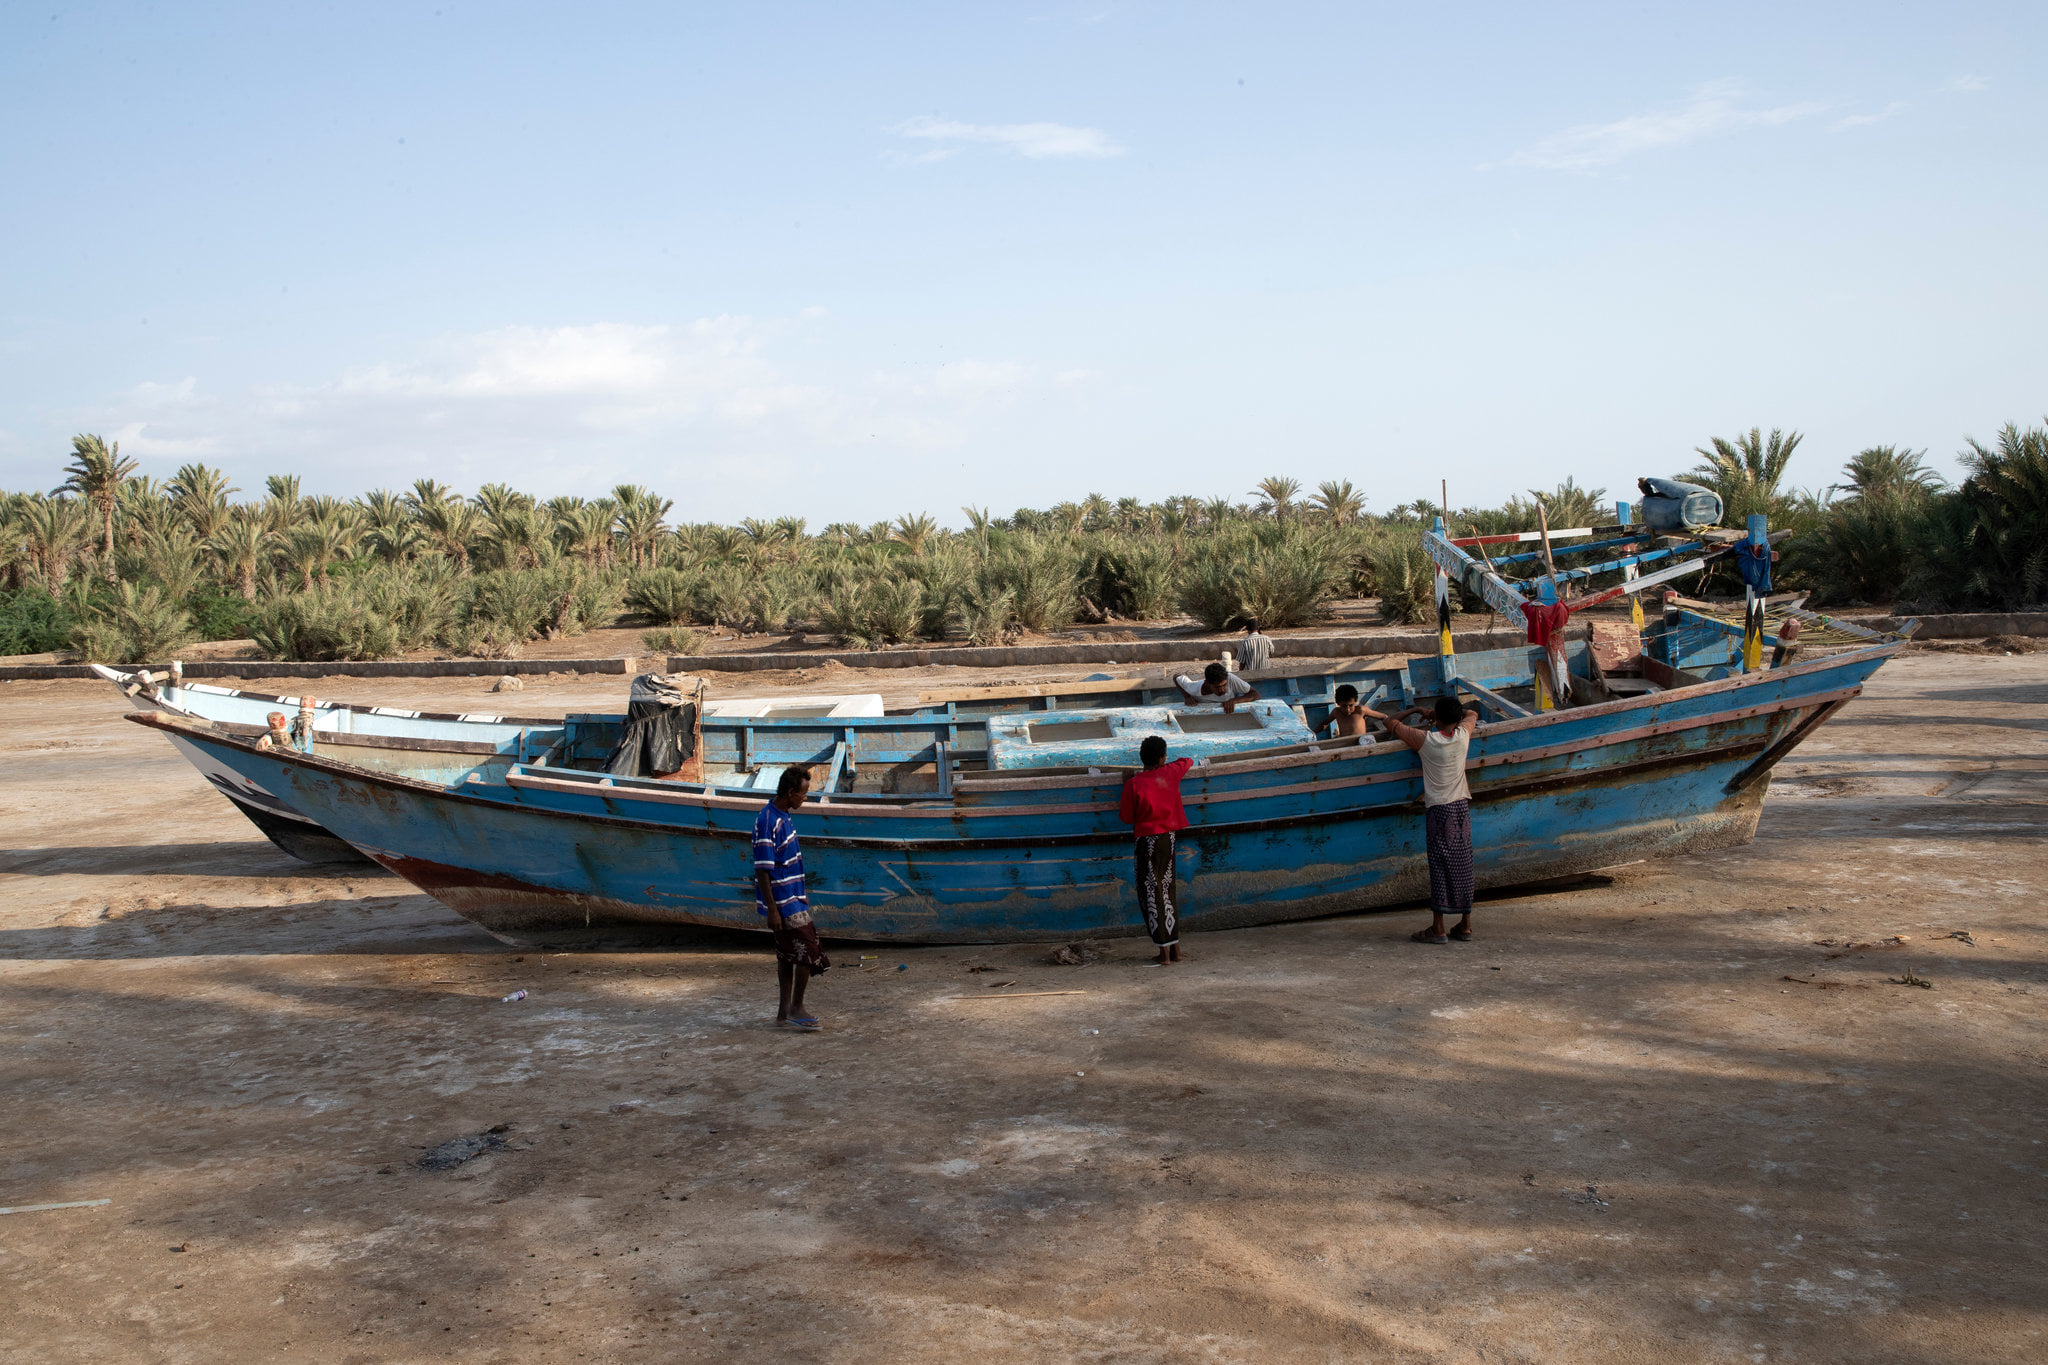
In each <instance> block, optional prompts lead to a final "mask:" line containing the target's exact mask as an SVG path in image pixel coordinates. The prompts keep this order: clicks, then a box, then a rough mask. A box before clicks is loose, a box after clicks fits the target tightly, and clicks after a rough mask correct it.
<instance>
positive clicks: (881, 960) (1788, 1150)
mask: <svg viewBox="0 0 2048 1365" xmlns="http://www.w3.org/2000/svg"><path fill="white" fill-rule="evenodd" d="M763 681H764V680H762V679H758V678H756V679H750V680H745V681H744V686H745V687H746V688H747V689H749V690H756V689H759V688H760V687H761V686H762V684H763ZM918 681H919V680H918V679H916V678H912V677H903V678H891V679H888V680H887V681H886V685H887V686H890V687H894V688H899V689H901V688H914V687H915V686H916V685H917V683H918ZM923 681H924V682H925V685H929V679H925V680H923ZM483 685H484V683H483V682H482V681H479V680H436V681H433V682H405V683H396V682H393V681H390V680H384V681H380V682H362V681H360V680H347V681H343V680H334V681H333V682H331V683H324V684H319V685H318V688H319V690H321V691H322V693H323V695H324V694H326V693H327V692H330V691H331V692H332V693H333V694H334V695H338V696H345V697H369V696H377V697H382V698H386V699H390V700H392V701H394V702H400V703H406V702H409V703H412V704H427V703H432V702H445V701H449V700H452V699H455V698H458V697H474V696H476V695H477V694H479V693H480V692H481V690H482V687H483ZM276 690H282V691H291V690H294V689H293V688H292V687H290V686H288V685H280V686H279V687H278V688H277V689H276ZM812 690H816V687H815V684H812ZM620 691H621V683H620V680H617V679H582V680H557V681H555V682H552V683H535V684H530V685H529V688H528V690H527V693H526V695H525V696H523V697H521V698H519V700H518V706H517V707H516V708H513V707H511V706H510V705H509V704H508V703H504V702H501V703H500V705H504V706H505V708H506V709H518V710H521V711H534V712H536V713H544V712H547V711H549V710H562V709H588V708H592V707H597V706H605V705H616V703H617V700H618V698H617V694H618V693H619V692H620ZM120 709H121V708H120V705H119V703H118V700H117V699H116V698H115V696H114V695H113V693H112V691H111V690H110V689H104V688H99V687H93V686H87V685H82V684H74V683H37V684H6V685H0V720H4V724H0V756H4V758H5V764H4V767H0V830H4V831H5V838H4V839H0V847H4V851H0V1094H4V1096H5V1097H6V1103H5V1104H4V1106H0V1149H4V1151H5V1153H6V1160H5V1162H4V1164H0V1206H21V1205H27V1204H39V1203H56V1202H66V1201H73V1200H92V1199H105V1200H108V1201H110V1202H108V1203H105V1204H103V1205H97V1206H93V1207H86V1208H71V1209H59V1210H50V1211H42V1212H31V1213H20V1214H10V1215H0V1301H4V1302H5V1303H6V1305H7V1311H6V1312H5V1313H0V1355H4V1356H6V1357H7V1358H11V1359H33V1360H85V1359H92V1360H105V1359H135V1360H192V1361H214V1360H223V1359H266V1360H270V1359H275V1360H309V1361H311V1360H319V1361H322V1362H336V1361H392V1360H427V1359H436V1360H440V1359H448V1360H463V1361H469V1360H475V1361H493V1360H506V1361H511V1360H521V1361H554V1360H576V1359H585V1360H593V1361H595V1360H669V1359H677V1358H685V1357H687V1358H723V1357H726V1356H731V1357H735V1358H737V1357H741V1356H747V1357H751V1358H756V1359H759V1358H769V1357H771V1356H773V1357H779V1358H784V1359H791V1360H821V1361H822V1360H833V1361H884V1360H888V1361H905V1360H909V1361H922V1360H933V1361H937V1360H951V1359H958V1358H962V1357H965V1356H968V1355H970V1354H975V1355H979V1354H984V1353H996V1352H1001V1353H1004V1354H1006V1355H1009V1356H1011V1357H1013V1358H1043V1359H1086V1360H1102V1361H1153V1360H1161V1361H1165V1360H1212V1359H1213V1360H1265V1359H1276V1360H1278V1359H1285V1360H1289V1361H1300V1360H1387V1361H1411V1360H1412V1361H1487V1362H1499V1361H1517V1360H1529V1361H1539V1360H1540V1361H1574V1362H1578V1361H1671V1360H1710V1361H1720V1360H1728V1361H1737V1360H1740V1361H1781V1360H1787V1361H1789V1360H1800V1361H1858V1362H1861V1361H1872V1360H1885V1361H1930V1362H1931V1361H1962V1360H1969V1361H2016V1362H2017V1361H2036V1360H2039V1359H2041V1358H2043V1356H2044V1355H2048V1343H2044V1340H2043V1333H2044V1330H2048V1272H2044V1269H2043V1264H2044V1262H2043V1257H2042V1239H2043V1228H2044V1226H2048V1220H2044V1213H2048V1206H2044V1193H2048V1186H2044V1180H2043V1173H2044V1164H2048V1149H2044V1147H2043V1145H2042V1144H2043V1141H2044V1139H2048V1125H2044V1124H2043V1122H2042V1119H2043V1113H2044V1105H2043V1100H2044V1063H2048V1026H2044V1017H2043V1005H2044V1003H2048V971H2044V953H2048V932H2044V929H2043V926H2042V922H2041V919H2042V917H2041V909H2040V903H2041V887H2042V884H2043V871H2044V867H2048V859H2044V854H2043V850H2042V842H2041V835H2042V833H2043V818H2042V817H2043V814H2044V805H2043V801H2044V798H2048V784H2044V772H2048V656H2033V657H2013V658H2007V657H1999V656H1988V657H1973V656H1962V655H1942V654H1929V653H1918V652H1916V653H1912V654H1909V655H1907V656H1906V657H1904V658H1902V659H1900V660H1898V661H1896V662H1895V663H1893V664H1892V665H1890V666H1888V667H1887V668H1886V669H1885V670H1884V671H1883V672H1881V673H1880V674H1879V675H1878V677H1877V679H1876V680H1875V682H1874V684H1873V686H1872V687H1871V688H1870V690H1869V692H1868V693H1867V694H1866V696H1865V697H1864V698H1863V699H1861V700H1859V701H1858V702H1856V703H1854V704H1853V705H1852V706H1850V707H1849V708H1848V709H1847V710H1845V711H1844V712H1843V713H1842V714H1841V715H1840V716H1839V717H1837V718H1836V719H1835V720H1834V721H1833V722H1832V723H1831V724H1830V725H1828V726H1827V727H1826V728H1825V729H1824V730H1823V731H1821V733H1820V734H1819V735H1818V737H1817V738H1816V739H1815V740H1814V741H1812V742H1811V743H1809V744H1808V745H1806V746H1805V747H1804V748H1802V749H1801V750H1800V751H1798V753H1796V754H1795V755H1794V756H1793V758H1792V759H1791V760H1790V761H1789V762H1788V763H1787V764H1786V765H1785V766H1784V767H1783V768H1782V769H1781V771H1780V776H1779V778H1778V780H1777V781H1776V783H1775V784H1774V787H1773V792H1772V797H1771V800H1770V802H1769V804H1768V807H1767V810H1766V814H1765V816H1764V820H1763V827H1762V831H1761V834H1760V836H1759V838H1758V840H1757V842H1756V843H1755V844H1754V845H1752V846H1750V847H1748V848H1743V849H1736V850H1731V851H1728V852H1724V853H1719V854H1715V855H1712V856H1709V857H1705V858H1701V859H1697V860H1693V861H1691V862H1686V863H1660V864H1644V865H1637V866H1632V867H1626V868H1620V869H1615V870H1613V871H1612V872H1611V873H1609V874H1607V875H1606V876H1603V877H1599V878H1592V879H1587V880H1586V881H1583V882H1581V883H1577V884H1574V885H1573V886H1571V887H1568V888H1556V887H1551V888H1538V889H1535V890H1533V891H1530V892H1528V893H1525V894H1520V895H1512V896H1500V897H1495V898H1492V899H1489V900H1487V901H1485V902H1484V903H1483V904H1482V906H1481V909H1480V913H1479V916H1478V925H1479V937H1478V939H1477V941H1475V942H1473V943H1471V944H1455V945H1451V946H1450V947H1448V948H1429V947H1423V946H1419V945H1416V944H1413V943H1410V942H1408V941H1407V939H1406V934H1407V932H1408V930H1409V929H1411V928H1413V927H1414V926H1415V924H1416V923H1417V922H1418V916H1417V915H1416V914H1415V913H1413V912H1408V913H1394V914H1383V915H1361V916H1354V917H1346V918H1339V919H1331V920H1324V921H1319V922H1315V923H1310V924H1300V925H1289V926H1282V927H1276V928H1268V929H1259V930H1249V931H1239V932H1232V933H1219V934H1195V935H1191V936H1190V938H1189V939H1188V942H1187V946H1186V951H1187V955H1188V958H1189V961H1188V963H1187V964H1186V965H1185V966H1184V967H1183V968H1181V969H1180V970H1178V971H1170V972H1162V971H1159V970H1157V969H1152V968H1148V967H1146V966H1144V965H1143V961H1144V958H1145V952H1144V948H1143V945H1142V944H1141V943H1140V942H1138V941H1137V940H1135V939H1134V940H1132V941H1129V942H1124V943H1118V944H1111V945H1109V947H1110V956H1109V958H1108V959H1107V960H1105V961H1101V962H1096V963H1092V964H1090V965H1087V966H1081V967H1056V966H1052V965H1050V964H1049V963H1048V962H1047V961H1046V954H1045V949H1044V948H1043V947H1034V948H1029V949H1026V948H1009V947H989V948H976V949H962V948H942V949H918V950H904V949H875V948H855V947H851V946H849V947H847V948H846V949H844V950H842V951H840V952H838V953H837V954H836V956H837V958H838V961H839V964H840V965H839V966H838V967H836V968H835V969H834V970H833V971H832V972H831V973H830V974H829V975H828V976H826V977H825V978H824V979H823V980H821V981H820V982H819V983H818V985H817V987H816V988H815V993H814V997H813V999H814V1001H815V1003H816V1004H817V1005H818V1006H819V1008H820V1011H821V1012H822V1013H823V1015H824V1017H825V1019H826V1022H827V1025H828V1027H827V1029H826V1031H825V1032H824V1033H822V1034H819V1035H815V1036H805V1035H789V1034H782V1033H777V1032H775V1031H773V1030H772V1029H771V1028H770V1027H769V1026H768V1023H767V1021H768V1018H769V1016H770V1015H771V1014H772V1008H773V969H772V967H771V966H770V964H769V962H768V960H767V958H766V956H765V955H764V954H762V953H761V952H759V951H758V950H757V949H753V948H750V947H745V946H735V947H717V946H712V947H696V948H692V949H689V950H687V951H675V952H643V953H633V954H609V955H605V954H598V955H575V956H571V955H541V954H536V953H532V952H525V953H522V952H519V951H517V950H514V949H510V948H506V947H504V946H503V945H500V944H498V943H497V942H495V941H494V940H492V939H490V938H488V937H486V936H484V935H483V934H482V933H480V932H478V931H476V930H474V929H472V928H471V927H470V926H469V925H467V924H466V923H465V922H464V921H462V920H460V919H459V918H457V917H456V916H454V915H453V914H451V913H449V912H447V911H445V910H443V909H441V908H440V907H439V906H437V905H436V904H435V903H434V902H432V901H430V900H428V899H427V898H425V897H423V896H420V895H417V894H414V893H413V892H412V891H411V889H410V888H409V887H407V886H406V885H405V884H403V883H401V882H399V881H396V880H394V879H392V878H389V877H387V876H385V875H383V874H382V873H380V872H377V871H375V870H348V869H339V870H337V869H324V870H323V869H311V868H307V867H305V866H303V865H300V864H296V863H294V862H292V861H290V860H289V859H287V858H285V857H284V856H283V855H282V854H279V853H277V852H276V851H275V850H273V849H272V848H271V846H270V845H269V844H267V843H265V842H263V841H261V840H260V839H259V838H258V837H257V836H256V835H255V832H254V831H253V830H252V829H250V828H249V826H248V825H247V824H245V823H244V822H243V821H242V819H241V817H240V816H239V815H237V814H236V813H235V812H234V810H233V809H232V808H230V807H229V806H228V805H227V804H226V803H225V802H224V801H222V800H220V799H219V798H218V797H216V796H214V795H212V794H211V793H210V792H209V791H208V790H207V788H206V787H205V786H204V784H203V783H202V782H201V781H200V779H199V778H198V777H197V776H196V775H195V774H193V772H192V771H191V770H190V769H189V768H188V767H187V766H186V765H185V764H184V762H183V761H182V760H180V759H179V758H177V757H176V755H175V754H174V753H173V752H172V751H171V750H170V748H169V746H167V745H166V744H164V742H163V741H162V739H161V737H159V736H157V735H154V734H151V733H148V732H146V731H144V730H142V729H141V728H139V727H136V726H131V725H127V724H124V723H122V722H121V721H119V720H118V713H119V711H120ZM1955 934H1964V935H1967V939H1965V938H1958V937H1952V935H1955ZM863 954H875V955H876V956H875V957H874V958H873V959H872V960H868V961H863V959H862V955H863ZM899 964H907V967H908V970H902V971H899V970H897V967H898V965H899ZM978 967H987V968H991V969H993V970H990V971H976V970H974V969H975V968H978ZM1909 973H1910V974H1911V976H1912V977H1913V978H1915V979H1921V980H1925V981H1927V982H1929V983H1931V985H1930V986H1929V987H1928V988H1925V989H1922V988H1919V987H1917V986H1910V985H1900V984H1895V983H1896V982H1899V981H1901V980H1905V979H1907V977H1908V974H1909ZM992 982H1006V983H1012V984H1009V985H1006V986H1005V987H1004V988H1003V990H1004V992H1019V991H1032V990H1048V991H1049V990H1067V991H1079V992H1082V993H1081V994H1074V995H1057V996H1036V997H1030V998H1024V999H1015V1000H991V999H986V998H978V997H987V996H989V995H992V994H995V992H991V991H990V990H989V989H988V983H992ZM521 988H523V989H525V990H527V991H528V992H529V995H528V998H527V999H525V1000H524V1001H521V1002H518V1003H514V1004H503V1003H500V999H499V997H500V996H502V995H505V994H507V993H509V992H511V991H513V990H515V989H521ZM963 997H964V998H963ZM498 1125H507V1127H506V1128H505V1131H504V1132H502V1133H501V1134H498V1135H496V1136H497V1137H498V1138H500V1139H501V1140H502V1141H503V1143H504V1144H505V1145H504V1146H503V1147H502V1148H499V1149H495V1150H485V1151H484V1152H483V1154H482V1155H479V1156H478V1157H476V1158H475V1159H474V1160H473V1161H470V1162H468V1163H466V1164H463V1165H461V1166H458V1167H456V1168H454V1169H452V1170H448V1171H442V1172H429V1171H426V1170H422V1169H420V1168H419V1166H418V1160H419V1158H420V1157H421V1156H423V1155H424V1154H425V1153H426V1152H427V1151H429V1150H430V1149H433V1148H435V1147H438V1146H440V1145H441V1144H443V1143H445V1142H447V1141H449V1140H450V1139H455V1138H461V1137H464V1136H475V1135H479V1134H482V1133H484V1132H486V1130H489V1129H491V1128H493V1127H496V1126H498ZM477 1145H478V1146H479V1147H484V1146H487V1144H481V1143H480V1144H477Z"/></svg>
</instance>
